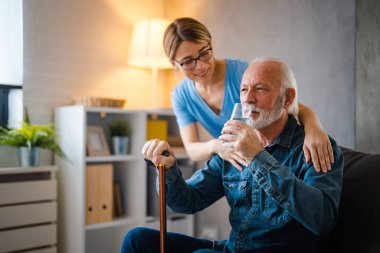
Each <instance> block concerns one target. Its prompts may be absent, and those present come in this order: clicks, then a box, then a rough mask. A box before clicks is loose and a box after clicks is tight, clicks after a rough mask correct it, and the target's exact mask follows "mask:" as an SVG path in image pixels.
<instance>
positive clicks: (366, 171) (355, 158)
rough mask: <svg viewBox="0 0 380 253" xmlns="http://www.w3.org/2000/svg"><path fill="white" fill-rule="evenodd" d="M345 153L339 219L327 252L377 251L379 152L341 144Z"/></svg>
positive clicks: (379, 235) (379, 234) (379, 238)
mask: <svg viewBox="0 0 380 253" xmlns="http://www.w3.org/2000/svg"><path fill="white" fill-rule="evenodd" d="M341 149H342V151H343V154H344V163H345V164H344V175H343V188H342V197H341V202H340V208H339V213H340V217H339V223H338V225H337V226H336V228H335V230H334V231H333V233H332V236H331V237H330V240H329V252H335V253H337V252H358V253H375V252H376V253H379V252H380V154H378V155H370V154H365V153H361V152H357V151H354V150H351V149H347V148H344V147H341Z"/></svg>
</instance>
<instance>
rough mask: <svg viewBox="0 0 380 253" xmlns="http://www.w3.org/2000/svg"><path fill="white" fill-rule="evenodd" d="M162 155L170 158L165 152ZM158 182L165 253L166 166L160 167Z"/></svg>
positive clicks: (161, 238)
mask: <svg viewBox="0 0 380 253" xmlns="http://www.w3.org/2000/svg"><path fill="white" fill-rule="evenodd" d="M162 155H164V156H169V155H170V153H169V151H167V150H165V151H164V152H162ZM158 180H159V183H160V253H165V241H166V190H165V164H163V163H160V164H159V165H158Z"/></svg>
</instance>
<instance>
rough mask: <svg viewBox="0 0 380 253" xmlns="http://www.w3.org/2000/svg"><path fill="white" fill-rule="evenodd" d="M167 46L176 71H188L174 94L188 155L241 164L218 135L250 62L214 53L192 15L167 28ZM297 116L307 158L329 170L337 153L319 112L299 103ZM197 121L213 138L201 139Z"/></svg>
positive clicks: (207, 37)
mask: <svg viewBox="0 0 380 253" xmlns="http://www.w3.org/2000/svg"><path fill="white" fill-rule="evenodd" d="M164 49H165V53H166V55H167V57H168V58H169V60H170V61H171V63H172V64H173V66H174V68H175V70H177V71H181V72H182V73H183V74H184V75H185V79H184V80H183V81H181V82H180V83H179V84H178V85H177V87H176V88H175V90H174V91H173V93H172V105H173V109H174V113H175V115H176V117H177V122H178V125H179V128H180V134H181V138H182V141H183V143H184V146H185V148H186V151H187V153H188V154H189V156H190V158H191V159H192V160H194V161H202V160H207V159H208V158H210V157H211V156H212V154H214V153H217V154H219V155H220V156H221V157H222V158H223V159H224V160H227V161H229V162H230V163H232V164H233V165H234V166H235V167H238V168H241V165H240V164H239V163H238V162H237V159H236V155H237V154H236V153H235V152H234V150H232V149H231V148H228V147H225V146H223V145H222V142H221V141H220V140H219V139H218V137H219V135H220V132H221V130H222V128H223V125H224V123H225V122H226V121H227V120H229V117H230V115H231V112H232V109H233V105H234V103H236V102H240V82H241V79H242V76H243V73H244V71H245V69H246V68H247V67H248V63H247V62H244V61H240V60H232V59H216V58H214V56H213V52H212V43H211V34H210V32H209V31H208V29H207V28H206V26H204V25H203V24H202V23H200V22H199V21H197V20H195V19H192V18H179V19H176V20H174V21H173V22H172V23H171V24H170V25H169V26H168V27H167V29H166V31H165V34H164ZM298 117H299V120H300V122H301V123H302V124H303V125H304V127H305V142H304V148H303V150H304V152H305V158H306V161H307V162H309V161H310V159H312V161H313V163H314V166H315V169H316V170H317V171H320V170H322V171H323V172H327V171H328V170H330V169H331V163H332V162H334V157H333V152H332V148H331V145H330V141H329V139H328V136H327V134H326V133H324V132H323V129H322V125H321V124H320V122H319V119H318V117H317V115H316V114H315V113H314V112H313V111H312V110H311V109H309V108H308V107H306V106H305V105H302V104H299V113H298ZM197 122H198V123H200V124H201V125H202V126H203V127H204V128H205V129H206V130H207V131H208V132H209V133H210V134H211V135H212V137H213V138H214V139H212V140H209V141H206V142H201V141H200V134H199V129H198V126H197Z"/></svg>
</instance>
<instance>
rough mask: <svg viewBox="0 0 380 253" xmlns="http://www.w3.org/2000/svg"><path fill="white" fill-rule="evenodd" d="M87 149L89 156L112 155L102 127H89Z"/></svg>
mask: <svg viewBox="0 0 380 253" xmlns="http://www.w3.org/2000/svg"><path fill="white" fill-rule="evenodd" d="M86 137H87V138H86V140H87V141H86V147H87V154H88V155H89V156H102V155H110V150H109V147H108V143H107V140H106V137H105V134H104V130H103V128H102V127H101V126H94V125H90V126H87V133H86Z"/></svg>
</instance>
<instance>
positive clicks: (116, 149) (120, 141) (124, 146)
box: [112, 136, 129, 155]
mask: <svg viewBox="0 0 380 253" xmlns="http://www.w3.org/2000/svg"><path fill="white" fill-rule="evenodd" d="M128 144H129V137H127V136H113V137H112V146H113V154H114V155H126V154H127V153H128Z"/></svg>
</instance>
